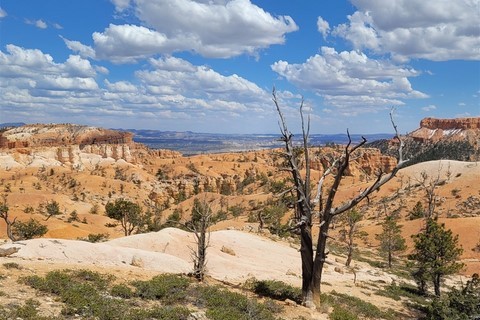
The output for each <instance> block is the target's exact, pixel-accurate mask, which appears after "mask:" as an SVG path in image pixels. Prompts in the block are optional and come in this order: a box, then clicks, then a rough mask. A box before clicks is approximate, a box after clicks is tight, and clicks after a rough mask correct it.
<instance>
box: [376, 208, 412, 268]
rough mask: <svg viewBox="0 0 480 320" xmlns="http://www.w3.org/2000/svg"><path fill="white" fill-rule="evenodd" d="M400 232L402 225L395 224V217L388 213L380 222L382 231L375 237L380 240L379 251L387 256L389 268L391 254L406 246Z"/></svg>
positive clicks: (391, 260) (391, 258) (391, 259)
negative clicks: (383, 220)
mask: <svg viewBox="0 0 480 320" xmlns="http://www.w3.org/2000/svg"><path fill="white" fill-rule="evenodd" d="M401 232H402V226H401V225H399V224H397V217H396V216H393V215H390V216H387V218H386V219H385V222H383V224H382V233H380V234H378V235H377V239H378V240H380V252H381V253H383V254H385V255H386V256H387V262H388V267H389V268H391V267H392V262H393V255H394V254H395V253H396V252H401V251H404V250H405V249H406V248H407V247H406V245H405V239H404V238H403V237H402V234H401Z"/></svg>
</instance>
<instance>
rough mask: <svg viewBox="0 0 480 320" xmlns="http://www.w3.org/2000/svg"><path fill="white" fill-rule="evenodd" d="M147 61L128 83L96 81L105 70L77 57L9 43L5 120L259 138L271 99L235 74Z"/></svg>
mask: <svg viewBox="0 0 480 320" xmlns="http://www.w3.org/2000/svg"><path fill="white" fill-rule="evenodd" d="M148 62H149V63H148V65H147V66H144V68H142V69H141V70H138V71H136V72H135V73H134V78H132V80H130V81H112V80H110V79H104V80H103V81H102V82H100V83H97V82H96V78H97V77H98V74H97V72H99V70H101V71H102V74H105V75H107V74H108V70H107V69H106V68H105V67H102V66H94V65H92V64H91V63H90V61H89V60H86V59H84V58H82V57H80V56H78V55H71V56H70V57H69V58H68V59H67V60H66V61H63V62H56V61H54V60H53V58H52V57H51V56H50V55H49V54H45V53H43V52H42V51H40V50H37V49H33V50H32V49H24V48H21V47H18V46H14V45H7V50H6V51H5V52H2V51H0V77H1V78H2V80H3V81H2V82H1V84H0V105H2V114H5V115H8V117H9V118H12V119H14V118H18V119H22V118H25V117H26V115H28V117H29V118H31V119H36V121H48V122H52V121H56V122H76V123H89V124H95V123H97V125H99V126H107V127H109V126H110V127H118V126H119V124H122V125H125V123H127V124H128V125H129V126H131V127H143V128H145V127H150V128H153V127H157V126H158V125H159V123H161V124H162V127H163V128H167V127H168V126H170V127H168V128H170V129H172V130H188V129H190V128H191V127H189V126H194V125H195V127H196V128H197V130H203V131H207V132H212V131H217V130H218V131H237V132H245V131H249V130H258V131H259V132H261V131H262V130H265V124H264V122H263V120H262V119H264V117H265V116H269V115H271V116H273V115H274V114H273V108H272V104H271V97H270V94H269V93H268V92H266V91H265V90H263V89H261V88H259V87H258V86H257V85H256V84H254V83H252V82H250V81H248V80H246V79H244V78H242V77H240V76H238V75H236V74H231V75H222V74H220V73H219V72H217V71H215V70H213V69H211V68H209V67H207V66H204V65H194V64H192V63H190V62H188V61H185V60H183V59H180V58H175V57H164V58H161V59H153V58H152V59H149V60H148ZM44 119H45V120H44ZM125 119H129V120H128V122H125ZM178 120H182V124H179V123H178ZM167 123H168V124H167ZM245 123H248V124H249V125H248V128H246V127H245ZM213 124H214V126H213V127H212V125H213ZM182 125H183V126H182ZM221 126H223V128H222V129H220V128H221ZM255 128H258V129H255Z"/></svg>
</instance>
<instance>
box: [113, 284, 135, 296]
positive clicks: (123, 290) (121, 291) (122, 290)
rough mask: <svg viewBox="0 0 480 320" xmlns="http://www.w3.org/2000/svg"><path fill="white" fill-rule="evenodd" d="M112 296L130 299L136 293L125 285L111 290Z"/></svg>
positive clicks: (115, 286)
mask: <svg viewBox="0 0 480 320" xmlns="http://www.w3.org/2000/svg"><path fill="white" fill-rule="evenodd" d="M110 294H111V295H112V296H114V297H119V298H124V299H130V298H132V297H133V296H134V293H133V291H132V289H131V288H130V287H128V286H127V285H125V284H117V285H114V286H113V287H112V288H111V289H110Z"/></svg>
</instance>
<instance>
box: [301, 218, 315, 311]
mask: <svg viewBox="0 0 480 320" xmlns="http://www.w3.org/2000/svg"><path fill="white" fill-rule="evenodd" d="M300 256H301V260H302V300H303V304H304V305H311V304H312V303H313V301H312V287H311V282H312V277H313V273H312V271H313V243H312V228H311V227H310V226H307V225H304V226H302V227H301V228H300Z"/></svg>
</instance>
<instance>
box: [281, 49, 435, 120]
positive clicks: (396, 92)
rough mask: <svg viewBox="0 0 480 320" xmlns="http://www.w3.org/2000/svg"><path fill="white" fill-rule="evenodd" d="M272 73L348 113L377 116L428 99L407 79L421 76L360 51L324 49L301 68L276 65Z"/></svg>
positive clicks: (289, 65)
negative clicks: (381, 110)
mask: <svg viewBox="0 0 480 320" xmlns="http://www.w3.org/2000/svg"><path fill="white" fill-rule="evenodd" d="M272 69H273V70H274V71H275V72H277V73H278V74H279V75H281V76H283V77H285V78H286V79H287V80H288V81H289V82H291V83H293V84H295V85H296V86H298V87H300V88H302V89H305V90H310V91H313V92H315V93H317V94H318V95H321V96H322V97H323V98H324V101H325V102H326V103H327V104H328V105H331V106H335V107H338V108H342V109H344V110H348V111H347V112H355V113H363V112H375V111H376V110H378V108H385V107H389V106H392V105H402V104H404V103H403V101H402V100H403V99H407V98H425V97H427V95H426V94H424V93H422V92H419V91H416V90H414V89H413V88H412V86H411V84H410V82H409V81H408V77H414V76H417V75H419V72H418V71H416V70H414V69H411V68H405V67H401V66H397V65H395V64H392V63H391V62H389V61H386V60H374V59H370V58H368V57H367V56H366V55H365V54H364V53H361V52H358V51H343V52H337V51H336V50H335V49H333V48H329V47H322V48H321V54H317V55H315V56H312V57H310V58H309V59H307V61H305V62H304V63H302V64H290V63H288V62H286V61H277V62H275V63H274V64H273V65H272Z"/></svg>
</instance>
